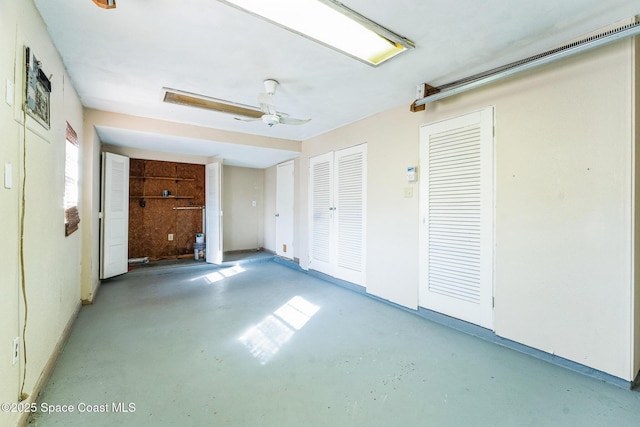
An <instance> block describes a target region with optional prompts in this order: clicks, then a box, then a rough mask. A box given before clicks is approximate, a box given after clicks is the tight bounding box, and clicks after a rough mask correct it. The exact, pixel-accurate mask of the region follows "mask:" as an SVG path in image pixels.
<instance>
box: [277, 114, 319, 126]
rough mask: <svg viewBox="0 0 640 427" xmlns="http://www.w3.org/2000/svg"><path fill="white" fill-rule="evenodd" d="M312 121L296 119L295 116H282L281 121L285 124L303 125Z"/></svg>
mask: <svg viewBox="0 0 640 427" xmlns="http://www.w3.org/2000/svg"><path fill="white" fill-rule="evenodd" d="M310 121H311V119H294V118H293V117H288V116H282V115H281V116H280V123H282V124H283V125H303V124H305V123H308V122H310Z"/></svg>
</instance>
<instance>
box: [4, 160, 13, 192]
mask: <svg viewBox="0 0 640 427" xmlns="http://www.w3.org/2000/svg"><path fill="white" fill-rule="evenodd" d="M12 171H13V168H12V167H11V163H5V164H4V188H6V189H7V190H8V189H10V188H11V187H13V172H12Z"/></svg>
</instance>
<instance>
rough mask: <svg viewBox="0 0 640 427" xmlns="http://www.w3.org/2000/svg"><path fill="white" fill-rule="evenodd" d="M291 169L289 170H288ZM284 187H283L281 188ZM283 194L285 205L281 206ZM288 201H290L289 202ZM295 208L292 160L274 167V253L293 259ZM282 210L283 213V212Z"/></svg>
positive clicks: (293, 166) (293, 165)
mask: <svg viewBox="0 0 640 427" xmlns="http://www.w3.org/2000/svg"><path fill="white" fill-rule="evenodd" d="M289 169H290V170H291V171H290V172H289V171H288V170H289ZM283 187H284V188H283ZM283 196H284V197H286V199H285V202H286V203H284V204H285V206H282V202H283ZM289 202H290V203H289ZM294 210H295V164H294V161H293V160H289V161H287V162H284V163H280V164H279V165H277V167H276V214H275V215H276V243H275V244H276V255H278V256H281V257H283V258H287V259H293V248H294V246H293V237H294ZM283 212H284V214H283Z"/></svg>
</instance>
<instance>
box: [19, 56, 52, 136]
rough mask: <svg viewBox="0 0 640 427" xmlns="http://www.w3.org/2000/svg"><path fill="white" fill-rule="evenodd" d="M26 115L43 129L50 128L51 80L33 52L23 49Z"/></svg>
mask: <svg viewBox="0 0 640 427" xmlns="http://www.w3.org/2000/svg"><path fill="white" fill-rule="evenodd" d="M25 70H26V73H25V74H26V75H25V102H24V108H25V109H26V113H27V114H28V115H29V116H31V117H32V118H33V119H34V120H35V121H36V122H38V123H39V124H40V125H41V126H42V127H44V128H45V129H47V130H48V129H49V128H50V127H51V80H50V79H49V77H47V75H46V73H45V72H44V69H43V66H42V63H41V62H40V61H38V59H37V58H36V56H35V55H34V53H33V51H32V50H31V48H29V47H25Z"/></svg>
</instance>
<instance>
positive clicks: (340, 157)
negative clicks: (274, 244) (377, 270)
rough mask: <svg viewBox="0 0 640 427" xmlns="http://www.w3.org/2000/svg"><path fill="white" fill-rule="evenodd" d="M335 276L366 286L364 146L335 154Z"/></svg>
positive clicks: (365, 162) (365, 163) (365, 153)
mask: <svg viewBox="0 0 640 427" xmlns="http://www.w3.org/2000/svg"><path fill="white" fill-rule="evenodd" d="M334 162H335V189H334V192H335V197H334V222H335V241H336V243H335V257H334V258H335V260H334V263H335V276H336V277H337V278H339V279H342V280H346V281H348V282H351V283H355V284H357V285H361V286H364V285H365V269H366V266H365V259H366V257H365V250H366V241H365V239H366V232H365V230H366V227H367V224H366V208H367V145H366V144H362V145H357V146H355V147H350V148H345V149H344V150H340V151H336V152H335V155H334Z"/></svg>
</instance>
